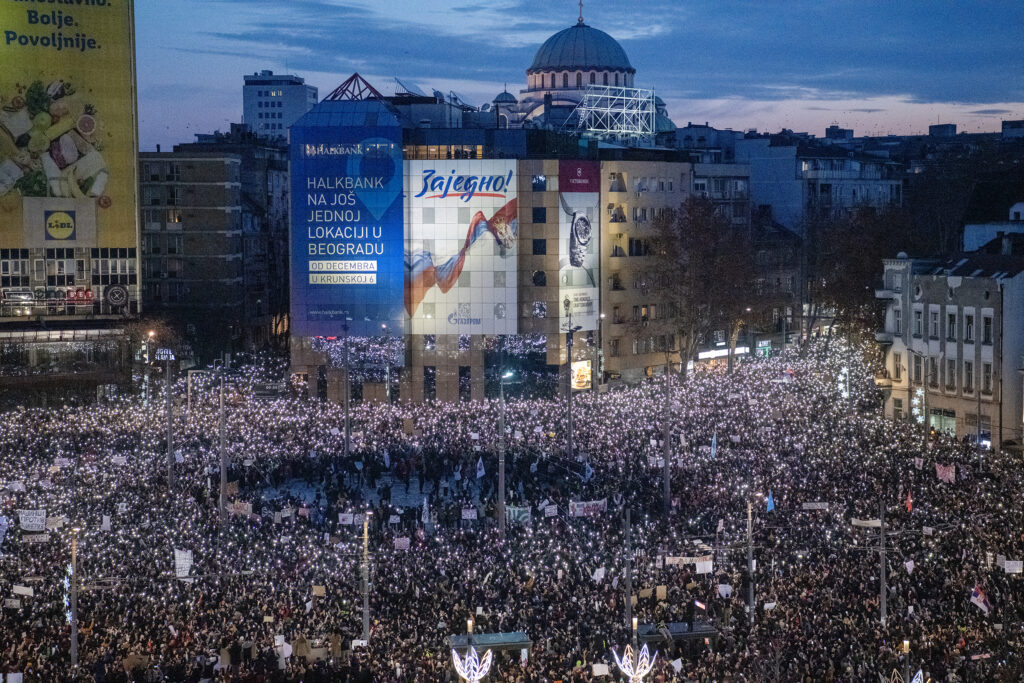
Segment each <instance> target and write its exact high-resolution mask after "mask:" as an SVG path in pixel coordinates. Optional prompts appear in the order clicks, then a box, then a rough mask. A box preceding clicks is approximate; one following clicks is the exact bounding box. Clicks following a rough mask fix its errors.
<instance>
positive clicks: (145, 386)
mask: <svg viewBox="0 0 1024 683" xmlns="http://www.w3.org/2000/svg"><path fill="white" fill-rule="evenodd" d="M155 335H156V332H154V331H153V330H150V331H149V332H148V333H147V334H146V339H145V341H143V342H142V343H143V345H144V346H145V347H146V367H145V369H144V371H143V380H142V386H143V403H144V404H145V405H147V406H148V405H149V347H150V346H151V345H152V344H153V337H154V336H155Z"/></svg>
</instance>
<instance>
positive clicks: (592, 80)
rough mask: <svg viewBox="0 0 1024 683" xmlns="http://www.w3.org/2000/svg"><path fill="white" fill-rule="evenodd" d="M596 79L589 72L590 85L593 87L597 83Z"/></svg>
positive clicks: (594, 75) (593, 74) (592, 73)
mask: <svg viewBox="0 0 1024 683" xmlns="http://www.w3.org/2000/svg"><path fill="white" fill-rule="evenodd" d="M596 79H597V74H596V73H594V72H593V71H591V72H590V84H591V85H593V84H595V83H597V80H596Z"/></svg>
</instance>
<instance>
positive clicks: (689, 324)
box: [650, 197, 755, 376]
mask: <svg viewBox="0 0 1024 683" xmlns="http://www.w3.org/2000/svg"><path fill="white" fill-rule="evenodd" d="M651 248H652V259H651V267H650V278H651V279H652V280H653V282H655V283H656V289H657V291H658V293H659V295H660V296H661V298H662V300H663V302H664V305H666V306H667V308H668V309H669V322H670V324H671V325H672V328H673V330H674V333H675V335H676V338H677V340H678V343H679V360H680V373H681V374H683V375H684V376H685V373H686V364H687V362H689V361H690V360H692V359H693V358H694V356H695V355H696V351H697V346H698V344H700V342H701V340H702V339H705V338H707V337H708V336H709V335H710V334H711V332H712V331H713V330H715V329H722V328H724V329H726V330H727V331H728V333H729V337H730V340H731V341H732V342H733V343H734V342H735V339H736V337H737V335H738V332H739V329H740V327H741V326H742V324H743V321H744V317H745V314H746V313H747V310H746V309H747V308H748V307H751V303H752V296H753V294H752V293H753V291H754V277H755V270H754V263H753V256H752V249H751V244H750V239H749V235H748V234H747V231H746V230H743V229H736V228H733V227H732V225H731V224H730V222H729V221H728V220H727V219H726V218H725V217H723V216H722V215H721V214H720V213H719V212H718V210H717V209H716V207H715V205H714V204H713V203H712V202H711V201H709V200H707V199H702V198H698V197H689V198H687V200H686V201H685V202H683V203H682V204H681V205H680V207H679V208H678V209H676V210H673V211H666V212H665V213H664V214H662V215H661V216H659V217H658V218H657V219H655V221H654V234H653V235H652V239H651Z"/></svg>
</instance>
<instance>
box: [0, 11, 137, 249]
mask: <svg viewBox="0 0 1024 683" xmlns="http://www.w3.org/2000/svg"><path fill="white" fill-rule="evenodd" d="M133 14H134V12H133V3H132V2H131V0H122V1H121V2H76V3H53V2H49V3H43V2H10V1H8V2H2V3H0V64H2V65H3V68H2V69H0V237H2V241H3V243H4V244H5V245H6V246H15V245H19V244H20V245H24V246H25V247H35V248H44V247H46V248H49V247H86V248H93V247H117V248H136V247H137V246H138V204H137V188H138V180H137V166H136V152H137V148H138V141H137V131H136V115H135V45H134V33H133V32H134V17H133Z"/></svg>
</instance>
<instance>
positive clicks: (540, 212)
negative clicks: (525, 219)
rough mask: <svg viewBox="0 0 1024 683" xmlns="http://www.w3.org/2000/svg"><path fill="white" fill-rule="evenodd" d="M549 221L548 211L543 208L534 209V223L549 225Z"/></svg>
mask: <svg viewBox="0 0 1024 683" xmlns="http://www.w3.org/2000/svg"><path fill="white" fill-rule="evenodd" d="M547 221H548V210H547V209H545V208H544V207H543V206H535V207H533V222H534V223H547Z"/></svg>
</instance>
